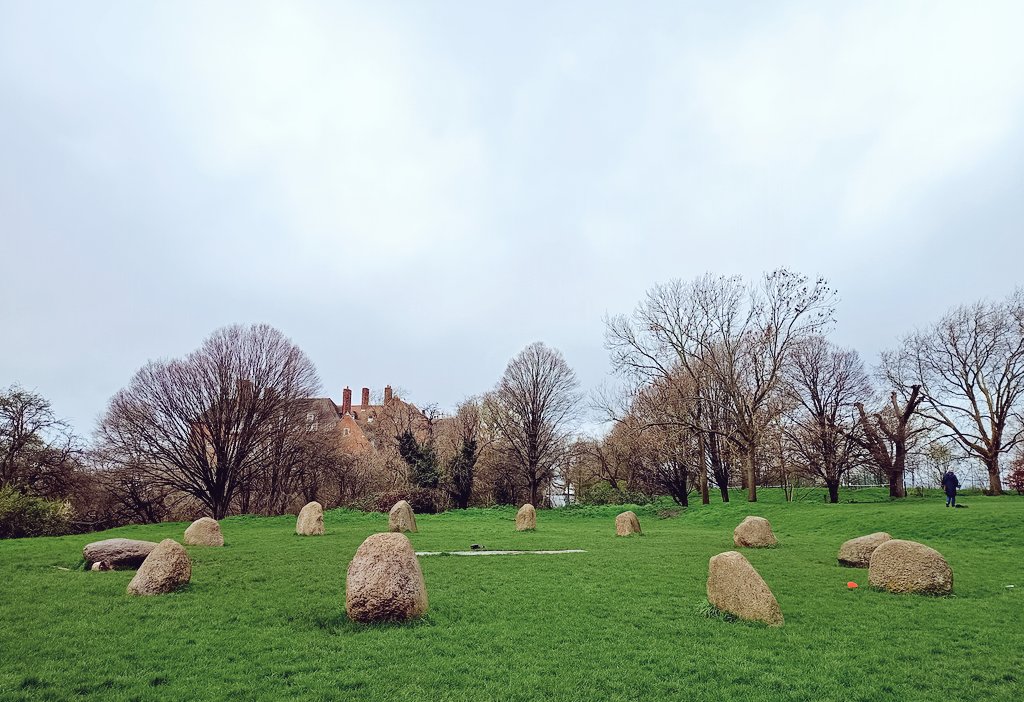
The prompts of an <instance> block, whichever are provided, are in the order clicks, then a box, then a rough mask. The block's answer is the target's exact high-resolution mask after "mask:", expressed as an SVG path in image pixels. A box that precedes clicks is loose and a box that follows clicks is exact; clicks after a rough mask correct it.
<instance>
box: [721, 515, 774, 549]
mask: <svg viewBox="0 0 1024 702" xmlns="http://www.w3.org/2000/svg"><path fill="white" fill-rule="evenodd" d="M732 540H733V543H734V544H736V545H737V546H745V547H747V548H770V547H772V546H776V545H778V543H779V542H778V540H777V539H776V538H775V534H773V533H772V525H771V524H770V523H769V522H768V520H767V519H765V518H764V517H747V518H746V519H744V520H743V521H742V522H740V525H739V526H738V527H736V529H735V530H734V531H733V532H732Z"/></svg>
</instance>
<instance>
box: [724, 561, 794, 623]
mask: <svg viewBox="0 0 1024 702" xmlns="http://www.w3.org/2000/svg"><path fill="white" fill-rule="evenodd" d="M708 602H710V603H711V604H712V605H714V606H715V607H716V608H717V609H719V610H721V611H722V612H728V613H729V614H732V615H735V616H737V617H739V618H740V619H746V620H749V621H754V622H764V623H765V624H768V625H770V626H782V623H783V621H784V620H783V617H782V610H781V609H780V608H779V602H778V600H776V599H775V595H773V594H772V591H771V590H770V589H769V587H768V585H767V584H766V583H765V581H764V580H763V579H762V578H761V576H760V574H758V572H757V571H756V570H754V566H752V565H750V561H748V560H747V559H746V558H744V556H743V554H741V553H738V552H736V551H726V552H725V553H720V554H718V555H717V556H712V558H711V560H710V561H709V562H708Z"/></svg>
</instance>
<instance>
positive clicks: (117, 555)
mask: <svg viewBox="0 0 1024 702" xmlns="http://www.w3.org/2000/svg"><path fill="white" fill-rule="evenodd" d="M154 548H156V542H155V541H139V540H137V539H104V540H103V541H93V542H92V543H91V544H86V545H85V548H83V549H82V557H83V558H85V562H86V563H88V564H90V566H91V564H95V563H102V564H104V565H105V566H107V567H103V566H101V567H100V568H99V569H98V570H110V569H112V568H138V567H139V566H140V565H142V562H143V561H144V560H146V556H148V555H149V554H150V553H151V552H152V551H153V549H154Z"/></svg>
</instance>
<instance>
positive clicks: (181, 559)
mask: <svg viewBox="0 0 1024 702" xmlns="http://www.w3.org/2000/svg"><path fill="white" fill-rule="evenodd" d="M191 579H192V561H191V560H190V559H189V557H188V553H187V552H186V551H185V547H184V546H182V545H181V544H179V543H178V542H177V541H175V540H174V539H164V540H163V541H161V542H160V543H159V544H157V546H156V548H154V549H153V551H152V552H151V553H150V554H149V555H148V556H146V560H145V561H143V562H142V565H141V566H140V567H139V572H138V573H136V574H135V577H134V578H132V581H131V582H130V583H128V594H129V595H162V594H164V593H167V592H174V591H175V590H177V589H178V588H180V587H181V586H183V585H187V584H188V582H189V580H191Z"/></svg>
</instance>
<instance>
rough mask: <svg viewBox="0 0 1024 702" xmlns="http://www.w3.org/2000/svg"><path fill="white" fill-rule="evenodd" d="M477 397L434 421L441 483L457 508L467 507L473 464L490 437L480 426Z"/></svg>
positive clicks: (481, 423)
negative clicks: (442, 473)
mask: <svg viewBox="0 0 1024 702" xmlns="http://www.w3.org/2000/svg"><path fill="white" fill-rule="evenodd" d="M483 424H484V420H483V409H482V403H481V400H480V398H477V397H470V398H468V399H466V400H464V401H462V402H461V403H459V406H458V407H457V408H456V410H455V415H454V416H452V417H445V418H443V419H440V420H437V421H436V422H435V426H436V433H435V436H436V446H437V451H438V455H439V459H440V463H441V466H442V468H443V471H444V486H445V489H446V490H447V491H448V496H449V497H450V498H451V500H452V504H454V505H455V506H456V507H457V508H458V509H465V508H466V507H468V506H469V502H470V499H471V498H472V495H473V484H474V482H475V479H476V464H477V462H478V461H479V459H480V456H481V455H482V454H483V452H484V451H486V450H487V448H488V447H489V446H490V444H491V442H492V440H493V439H492V437H491V436H490V435H489V434H488V432H486V431H485V428H484V426H483Z"/></svg>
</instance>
